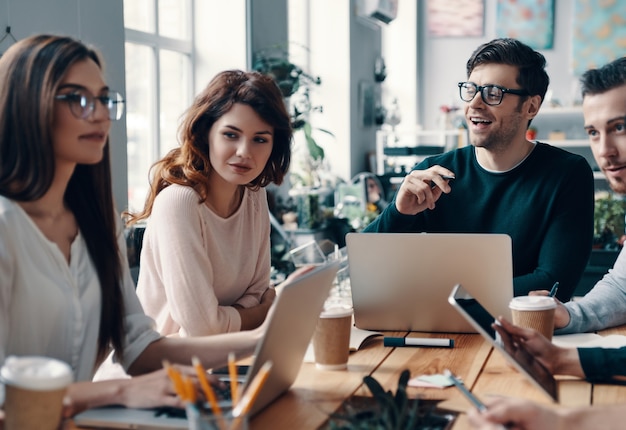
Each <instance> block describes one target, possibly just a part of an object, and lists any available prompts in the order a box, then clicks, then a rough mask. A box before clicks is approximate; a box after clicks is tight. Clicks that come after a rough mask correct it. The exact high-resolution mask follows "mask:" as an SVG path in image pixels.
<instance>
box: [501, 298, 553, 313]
mask: <svg viewBox="0 0 626 430" xmlns="http://www.w3.org/2000/svg"><path fill="white" fill-rule="evenodd" d="M555 307H556V302H555V301H554V299H553V298H552V297H546V296H519V297H513V299H512V300H511V302H510V303H509V308H511V309H515V310H518V311H540V310H545V309H552V308H555Z"/></svg>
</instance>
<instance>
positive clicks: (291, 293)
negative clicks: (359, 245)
mask: <svg viewBox="0 0 626 430" xmlns="http://www.w3.org/2000/svg"><path fill="white" fill-rule="evenodd" d="M339 264H340V263H339V261H336V262H331V263H327V264H325V265H323V266H320V267H317V268H315V269H314V270H312V271H311V272H309V273H306V274H304V275H302V276H301V277H300V278H298V279H296V280H295V281H294V282H292V283H291V284H289V285H286V286H285V287H284V288H283V290H282V292H281V293H280V294H279V295H278V296H277V297H276V300H275V303H274V305H273V306H272V308H271V310H270V314H269V315H268V318H269V320H268V325H267V329H266V332H265V334H264V336H263V338H262V339H261V341H260V342H259V344H258V345H257V348H256V351H255V354H254V358H253V361H252V363H251V365H250V367H249V369H248V372H247V374H246V377H245V382H244V385H243V387H242V390H245V389H246V388H247V384H248V383H249V382H250V381H251V380H252V379H253V378H254V376H255V375H256V373H257V372H258V371H259V369H260V368H261V367H262V366H263V364H264V363H265V362H266V361H268V360H271V361H272V368H271V370H270V373H269V376H268V378H267V380H266V382H265V384H264V385H263V388H262V389H261V391H260V392H259V394H258V397H257V399H256V401H255V402H254V405H253V406H252V409H251V411H250V415H251V416H252V415H255V414H256V413H258V412H259V411H261V410H262V409H263V408H265V407H266V406H267V405H268V404H269V403H271V402H272V401H274V400H275V399H276V398H278V397H279V396H280V395H281V394H283V393H284V392H286V391H287V390H288V389H289V387H291V385H292V384H293V382H294V381H295V379H296V376H297V375H298V372H299V371H300V366H301V365H302V362H303V359H304V354H305V352H306V350H307V347H308V345H309V342H310V340H311V337H312V336H313V331H314V330H315V325H316V324H317V319H318V317H319V314H320V312H321V311H322V308H323V306H324V302H325V301H326V298H327V297H328V295H329V293H330V289H331V287H332V284H333V280H334V278H335V275H336V273H337V270H338V269H339ZM190 364H191V363H190ZM242 392H243V391H242ZM159 411H161V409H157V410H155V409H130V408H123V407H106V408H94V409H89V410H87V411H85V412H83V413H80V414H78V415H77V416H76V417H74V422H75V424H76V426H78V427H97V428H102V427H105V428H119V429H188V428H189V427H188V422H187V420H186V419H185V418H181V417H175V416H168V415H167V414H160V415H159V416H156V415H157V414H158V413H159Z"/></svg>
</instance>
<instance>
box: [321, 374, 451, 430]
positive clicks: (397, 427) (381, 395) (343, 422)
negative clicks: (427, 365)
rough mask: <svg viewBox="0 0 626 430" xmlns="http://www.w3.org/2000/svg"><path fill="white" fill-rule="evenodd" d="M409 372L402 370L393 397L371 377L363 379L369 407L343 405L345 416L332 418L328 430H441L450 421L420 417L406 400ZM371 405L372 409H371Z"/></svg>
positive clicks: (427, 414) (413, 404)
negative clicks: (369, 399) (368, 393)
mask: <svg viewBox="0 0 626 430" xmlns="http://www.w3.org/2000/svg"><path fill="white" fill-rule="evenodd" d="M409 378H410V372H409V370H408V369H405V370H404V371H402V373H401V374H400V378H399V379H398V389H397V390H396V392H395V394H394V393H392V392H391V391H385V390H384V389H383V387H382V386H381V385H380V383H379V382H378V381H377V380H376V379H374V378H373V377H371V376H369V375H368V376H365V377H364V378H363V382H364V383H365V385H366V386H367V388H368V389H369V390H370V392H371V393H372V396H373V399H372V401H371V402H369V403H370V406H369V407H366V408H364V409H360V408H355V407H354V406H350V405H346V411H347V412H346V413H336V414H332V415H331V421H330V422H329V428H330V429H334V430H355V429H372V430H408V429H418V428H419V429H444V428H446V426H447V425H448V424H449V419H448V418H446V417H443V416H439V415H435V414H432V413H431V410H427V411H422V412H423V413H420V403H419V400H417V399H414V400H411V399H409V397H408V395H407V390H406V389H407V384H408V382H409ZM371 404H373V406H372V405H371Z"/></svg>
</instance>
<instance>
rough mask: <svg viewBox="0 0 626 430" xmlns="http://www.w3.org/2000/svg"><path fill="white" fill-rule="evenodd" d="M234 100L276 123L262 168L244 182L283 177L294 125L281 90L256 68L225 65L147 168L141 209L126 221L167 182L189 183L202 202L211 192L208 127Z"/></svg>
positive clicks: (136, 217) (148, 203)
mask: <svg viewBox="0 0 626 430" xmlns="http://www.w3.org/2000/svg"><path fill="white" fill-rule="evenodd" d="M235 103H242V104H246V105H248V106H250V107H251V108H252V109H254V111H255V112H256V113H257V114H258V115H259V116H260V117H261V119H263V121H265V122H266V123H268V124H269V125H271V126H272V127H274V145H273V147H272V153H271V154H270V158H269V160H268V162H267V164H266V166H265V168H264V169H263V171H262V172H261V174H260V175H259V176H258V177H256V178H255V179H254V180H253V181H251V182H250V183H249V184H246V186H247V187H249V188H251V189H259V188H260V187H265V186H267V185H269V184H270V183H272V182H273V183H275V184H280V183H282V181H283V179H284V177H285V174H286V173H287V170H288V169H289V163H290V160H291V138H292V134H293V132H292V129H291V121H290V118H289V114H288V113H287V108H286V107H285V103H284V101H283V99H282V95H281V93H280V90H279V89H278V86H277V85H276V83H275V82H274V81H273V80H272V78H270V77H268V76H266V75H263V74H261V73H258V72H244V71H241V70H227V71H223V72H220V73H218V74H217V75H216V76H215V77H214V78H213V79H212V80H211V82H209V84H208V85H207V87H206V88H205V89H204V91H202V92H201V93H200V94H199V95H198V97H196V99H195V100H194V103H193V104H192V105H191V107H190V108H189V109H188V110H187V112H186V114H185V117H184V120H183V122H182V123H181V126H180V142H181V144H180V147H177V148H175V149H173V150H171V151H170V152H169V153H168V154H167V155H166V156H165V157H164V158H163V159H161V160H160V161H158V162H156V163H155V164H154V165H153V166H152V169H151V175H150V176H151V177H152V180H151V184H150V192H149V194H148V197H147V199H146V204H145V206H144V210H143V212H140V213H138V214H129V216H130V220H129V224H132V223H135V222H137V221H140V220H142V219H145V218H148V217H149V216H150V214H151V213H152V206H153V204H154V199H155V198H156V196H157V195H158V194H159V193H160V192H161V191H162V190H163V189H164V188H166V187H168V186H169V185H171V184H179V185H187V186H191V187H193V188H194V189H195V190H196V191H197V192H198V193H199V194H200V201H199V203H202V202H204V201H205V200H206V198H207V195H208V193H209V187H210V186H209V173H210V172H211V170H212V166H211V160H210V159H209V145H210V142H209V131H210V130H211V127H212V126H213V124H215V122H216V121H217V120H218V119H219V118H220V117H222V115H224V114H225V113H226V112H228V111H229V110H230V109H231V108H232V107H233V105H234V104H235Z"/></svg>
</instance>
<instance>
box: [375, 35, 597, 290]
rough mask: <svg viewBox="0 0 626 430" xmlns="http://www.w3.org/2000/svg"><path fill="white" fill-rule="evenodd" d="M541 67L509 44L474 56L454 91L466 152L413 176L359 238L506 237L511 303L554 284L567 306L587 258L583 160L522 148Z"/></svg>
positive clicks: (589, 230)
mask: <svg viewBox="0 0 626 430" xmlns="http://www.w3.org/2000/svg"><path fill="white" fill-rule="evenodd" d="M545 65H546V61H545V58H544V56H543V55H541V54H540V53H539V52H536V51H534V50H533V49H532V48H530V47H529V46H527V45H525V44H523V43H521V42H519V41H518V40H515V39H495V40H492V41H491V42H488V43H485V44H483V45H481V46H479V47H478V48H477V49H476V50H475V51H474V53H473V54H472V56H471V57H470V59H469V60H468V62H467V81H466V82H460V83H459V84H458V88H459V94H460V97H461V99H462V100H463V101H464V102H465V111H464V112H465V119H466V121H467V125H468V129H469V137H470V142H471V145H470V146H467V147H464V148H459V149H455V150H453V151H449V152H446V153H444V154H441V155H437V156H433V157H429V158H427V159H425V160H424V161H422V162H420V163H419V164H418V165H417V166H415V167H414V168H413V170H412V171H411V172H410V173H409V174H408V175H407V176H406V177H405V179H404V181H403V182H402V185H401V186H400V189H399V190H398V192H397V193H396V196H395V198H394V201H393V204H390V205H389V206H387V208H386V209H385V210H384V211H383V213H381V215H380V216H379V217H378V218H376V219H375V220H374V221H373V222H372V223H371V224H370V225H368V226H367V227H366V228H365V230H364V231H365V232H398V233H399V232H436V233H452V232H454V233H504V234H508V235H509V236H510V237H511V239H512V244H513V276H514V280H513V284H514V294H515V295H525V294H528V293H529V292H530V291H533V290H550V288H551V287H552V285H553V284H554V283H555V282H557V281H558V282H559V284H560V286H559V290H558V293H557V297H558V298H559V299H560V300H561V301H567V300H569V298H570V297H571V295H572V293H573V291H574V289H575V287H576V284H577V283H578V281H579V279H580V277H581V275H582V273H583V270H584V268H585V265H586V263H587V260H588V259H589V256H590V253H591V245H592V239H593V199H594V184H593V174H592V171H591V167H590V166H589V164H588V163H587V161H586V160H585V159H584V158H583V157H581V156H579V155H575V154H572V153H569V152H567V151H564V150H562V149H559V148H556V147H553V146H550V145H547V144H545V143H541V142H531V141H528V140H526V130H527V128H528V126H529V125H530V123H531V121H532V119H533V118H534V117H535V116H536V115H537V113H538V112H539V108H540V106H541V103H542V102H543V98H544V96H545V93H546V90H547V88H548V84H549V78H548V75H547V73H546V71H545ZM449 178H453V179H449ZM448 263H450V264H453V263H454V262H446V263H445V264H448ZM442 264H444V262H442ZM488 266H489V262H488V261H487V262H485V268H481V269H479V270H489V269H488Z"/></svg>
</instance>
